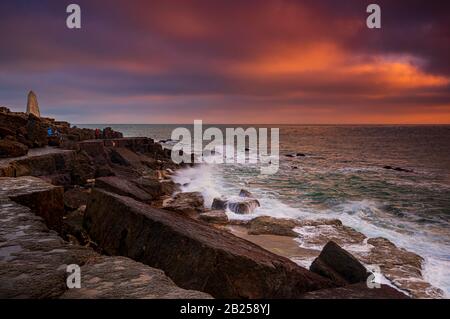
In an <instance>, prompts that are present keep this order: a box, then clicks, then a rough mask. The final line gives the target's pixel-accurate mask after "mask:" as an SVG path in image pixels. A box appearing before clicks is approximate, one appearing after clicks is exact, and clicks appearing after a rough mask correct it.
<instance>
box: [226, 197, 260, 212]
mask: <svg viewBox="0 0 450 319" xmlns="http://www.w3.org/2000/svg"><path fill="white" fill-rule="evenodd" d="M260 206H261V205H260V204H259V201H258V200H257V199H254V198H245V199H242V200H239V201H237V200H229V201H228V202H227V207H228V209H229V210H231V211H232V212H233V213H236V214H251V213H253V212H254V211H255V209H256V208H258V207H260Z"/></svg>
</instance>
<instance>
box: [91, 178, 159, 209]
mask: <svg viewBox="0 0 450 319" xmlns="http://www.w3.org/2000/svg"><path fill="white" fill-rule="evenodd" d="M95 187H98V188H102V189H104V190H107V191H109V192H112V193H115V194H119V195H123V196H129V197H132V198H134V199H136V200H138V201H141V202H144V203H149V202H151V201H152V199H153V198H152V196H151V195H150V194H148V193H147V192H145V191H143V190H142V189H141V188H139V187H137V186H136V185H135V184H133V183H132V182H131V181H128V180H126V179H123V178H120V177H115V176H110V177H101V178H97V179H96V180H95Z"/></svg>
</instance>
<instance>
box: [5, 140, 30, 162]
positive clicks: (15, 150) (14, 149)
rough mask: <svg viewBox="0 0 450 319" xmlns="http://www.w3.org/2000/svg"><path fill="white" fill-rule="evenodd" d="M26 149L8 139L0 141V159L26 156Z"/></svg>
mask: <svg viewBox="0 0 450 319" xmlns="http://www.w3.org/2000/svg"><path fill="white" fill-rule="evenodd" d="M27 153H28V147H27V146H26V145H24V144H22V143H19V142H15V141H11V140H8V139H3V140H0V158H2V157H19V156H24V155H27Z"/></svg>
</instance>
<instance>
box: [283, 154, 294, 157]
mask: <svg viewBox="0 0 450 319" xmlns="http://www.w3.org/2000/svg"><path fill="white" fill-rule="evenodd" d="M285 156H286V157H295V155H294V154H286V155H285Z"/></svg>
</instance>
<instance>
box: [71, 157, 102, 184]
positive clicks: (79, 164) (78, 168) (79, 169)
mask: <svg viewBox="0 0 450 319" xmlns="http://www.w3.org/2000/svg"><path fill="white" fill-rule="evenodd" d="M96 172H97V170H96V168H95V165H94V163H93V161H92V160H91V158H90V157H89V155H88V154H87V153H86V152H85V151H80V152H77V153H76V154H75V159H74V161H73V162H72V163H71V179H72V183H73V184H74V185H85V184H86V183H87V181H88V180H89V179H93V178H95V174H96Z"/></svg>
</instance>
